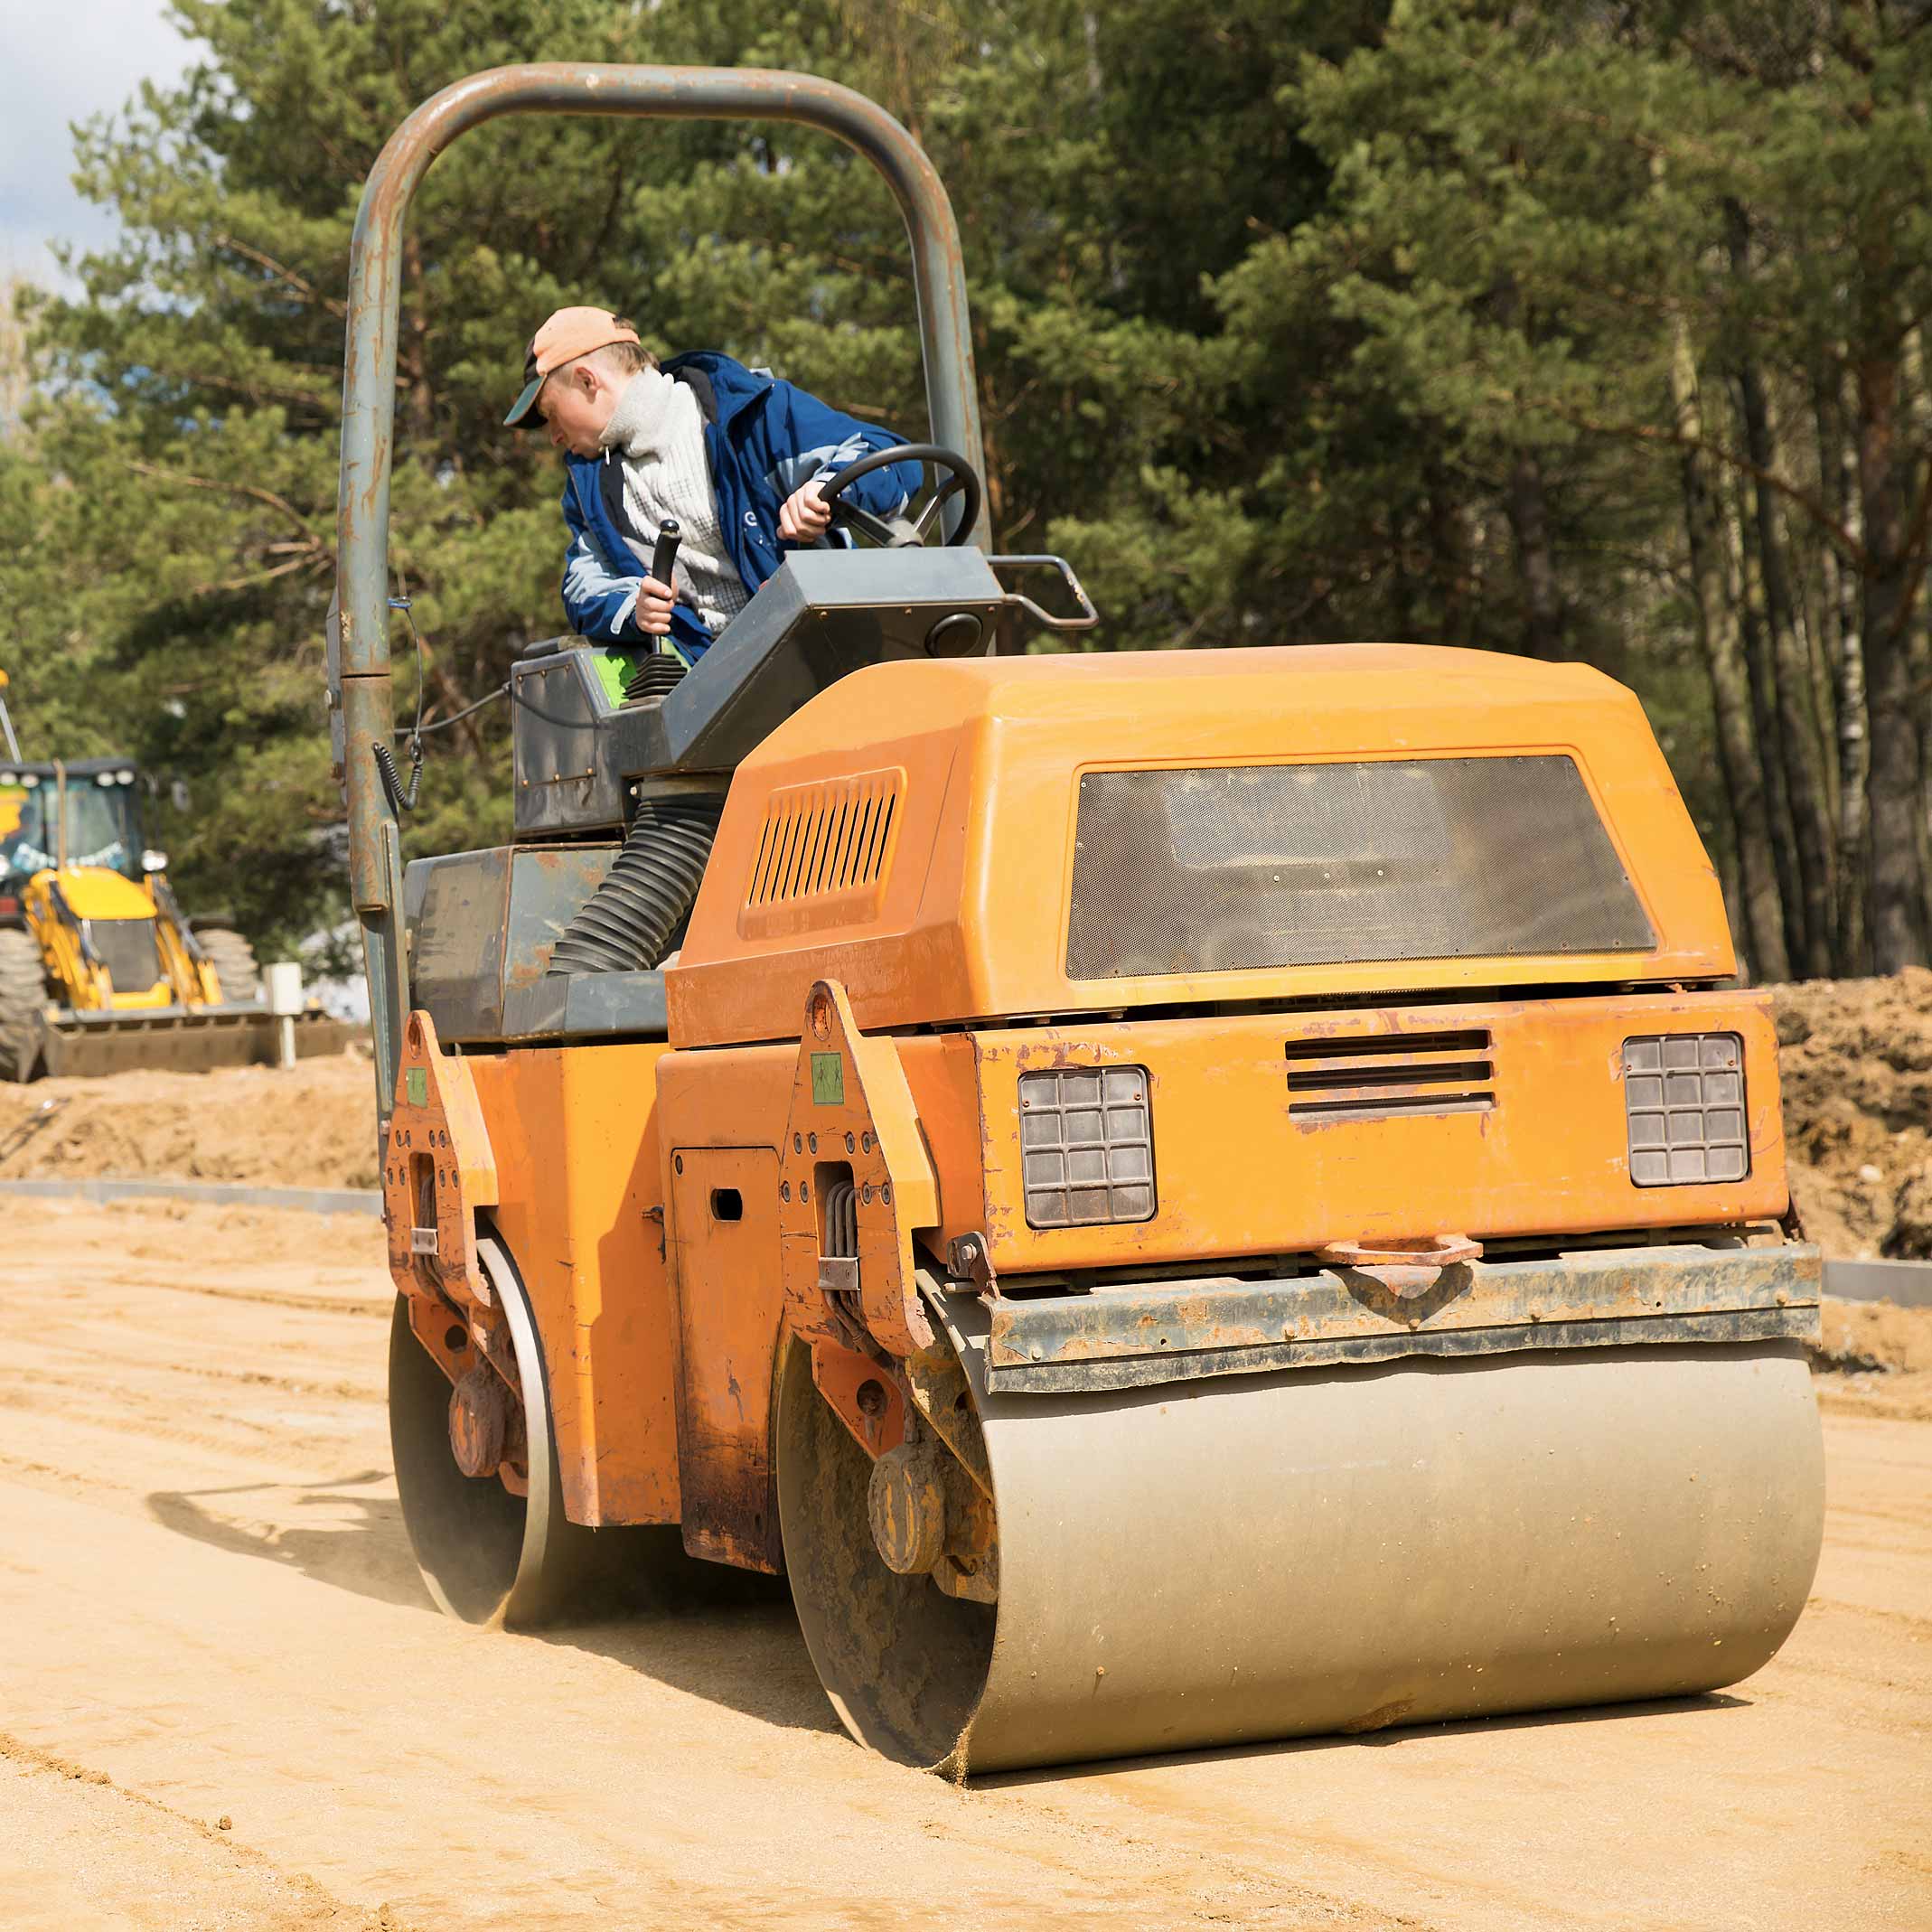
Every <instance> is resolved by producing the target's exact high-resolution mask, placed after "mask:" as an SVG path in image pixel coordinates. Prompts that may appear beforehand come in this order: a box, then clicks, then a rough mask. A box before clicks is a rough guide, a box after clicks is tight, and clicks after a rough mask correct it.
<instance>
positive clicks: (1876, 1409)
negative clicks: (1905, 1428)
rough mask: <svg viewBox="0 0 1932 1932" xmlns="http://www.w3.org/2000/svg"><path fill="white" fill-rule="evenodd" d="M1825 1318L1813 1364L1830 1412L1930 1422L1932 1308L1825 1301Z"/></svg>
mask: <svg viewBox="0 0 1932 1932" xmlns="http://www.w3.org/2000/svg"><path fill="white" fill-rule="evenodd" d="M1812 1366H1813V1368H1814V1369H1815V1371H1816V1372H1817V1383H1816V1386H1817V1391H1818V1400H1819V1401H1820V1402H1822V1403H1823V1404H1824V1407H1825V1408H1826V1409H1827V1410H1830V1411H1834V1413H1838V1414H1845V1413H1856V1414H1862V1415H1881V1416H1887V1417H1890V1418H1891V1419H1893V1420H1894V1421H1906V1422H1925V1421H1932V1308H1895V1307H1894V1306H1893V1305H1892V1304H1891V1303H1890V1302H1889V1301H1832V1300H1827V1301H1826V1302H1825V1304H1824V1340H1823V1342H1822V1344H1821V1345H1820V1346H1819V1347H1818V1348H1817V1349H1816V1350H1815V1351H1814V1353H1813V1355H1812Z"/></svg>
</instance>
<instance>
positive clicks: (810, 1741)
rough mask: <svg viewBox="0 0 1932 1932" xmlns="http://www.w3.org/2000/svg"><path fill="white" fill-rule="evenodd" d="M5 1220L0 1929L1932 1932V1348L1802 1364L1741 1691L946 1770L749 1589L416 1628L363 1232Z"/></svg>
mask: <svg viewBox="0 0 1932 1932" xmlns="http://www.w3.org/2000/svg"><path fill="white" fill-rule="evenodd" d="M0 1212H4V1214H5V1237H4V1243H5V1244H4V1248H0V1336H4V1339H5V1349H4V1352H0V1924H4V1925H5V1926H8V1927H21V1926H27V1927H36V1928H38V1927H62V1928H66V1927H79V1926H89V1927H92V1926H123V1925H125V1926H141V1927H171V1928H172V1927H198V1926H235V1927H311V1926H315V1927H321V1926H328V1927H350V1926H387V1927H413V1928H417V1932H427V1928H437V1927H471V1926H485V1925H488V1926H504V1927H564V1926H570V1927H576V1926H600V1927H631V1926H650V1927H656V1926H667V1927H682V1926H705V1927H736V1926H774V1927H775V1926H784V1927H821V1926H822V1927H834V1926H838V1927H843V1926H870V1927H884V1926H896V1925H916V1924H924V1923H936V1922H938V1921H940V1920H942V1919H943V1920H944V1921H946V1922H948V1923H952V1924H968V1925H972V1926H974V1927H1021V1926H1036V1925H1045V1924H1067V1925H1081V1924H1099V1923H1106V1924H1120V1925H1131V1926H1165V1925H1176V1924H1182V1925H1185V1924H1196V1923H1199V1924H1211V1925H1223V1926H1227V1925H1233V1926H1251V1925H1252V1926H1263V1925H1265V1926H1324V1927H1335V1926H1342V1927H1386V1926H1441V1927H1519V1926H1520V1927H1532V1926H1534V1927H1544V1926H1551V1925H1558V1924H1562V1925H1592V1926H1643V1927H1662V1926H1697V1927H1752V1928H1759V1927H1779V1926H1803V1927H1813V1926H1821V1927H1822V1926H1827V1925H1829V1926H1832V1927H1858V1926H1927V1925H1932V1839H1928V1837H1927V1822H1926V1821H1927V1817H1928V1815H1932V1400H1928V1399H1927V1398H1928V1388H1932V1374H1892V1375H1875V1374H1867V1375H1858V1376H1852V1377H1849V1378H1835V1377H1834V1378H1830V1379H1828V1380H1827V1381H1826V1382H1825V1383H1824V1384H1823V1386H1824V1390H1825V1392H1826V1414H1825V1434H1826V1441H1827V1447H1828V1453H1829V1457H1830V1480H1831V1515H1830V1521H1829V1524H1828V1528H1827V1532H1826V1543H1825V1552H1824V1566H1823V1568H1822V1570H1821V1571H1820V1574H1819V1578H1818V1582H1817V1587H1816V1592H1815V1598H1814V1600H1813V1602H1812V1604H1811V1606H1810V1608H1809V1609H1808V1610H1807V1612H1806V1614H1805V1618H1804V1620H1803V1622H1802V1623H1801V1624H1800V1625H1799V1627H1798V1629H1797V1632H1796V1636H1795V1637H1794V1638H1793V1639H1792V1641H1791V1643H1790V1644H1789V1645H1788V1646H1787V1647H1786V1649H1785V1651H1784V1653H1783V1654H1782V1655H1780V1656H1779V1657H1778V1658H1777V1660H1776V1661H1775V1662H1774V1663H1773V1664H1772V1665H1770V1666H1769V1667H1768V1669H1766V1670H1765V1671H1763V1672H1761V1673H1760V1674H1758V1676H1757V1677H1755V1678H1753V1679H1751V1680H1750V1681H1749V1683H1745V1684H1743V1685H1740V1687H1739V1688H1738V1689H1737V1690H1736V1691H1735V1692H1733V1693H1730V1694H1727V1695H1724V1696H1720V1697H1712V1698H1704V1699H1700V1700H1695V1701H1693V1702H1684V1703H1675V1704H1667V1705H1654V1706H1643V1707H1637V1708H1633V1709H1628V1710H1623V1711H1618V1712H1586V1713H1580V1714H1578V1713H1573V1714H1570V1715H1567V1716H1562V1717H1558V1718H1552V1719H1540V1720H1525V1721H1509V1722H1502V1723H1494V1724H1487V1725H1449V1726H1435V1727H1428V1728H1424V1729H1421V1730H1407V1731H1392V1732H1385V1733H1382V1734H1380V1735H1377V1736H1375V1737H1373V1738H1365V1739H1358V1740H1333V1741H1322V1742H1316V1743H1310V1744H1301V1745H1293V1746H1281V1747H1277V1748H1274V1749H1264V1750H1256V1751H1241V1752H1225V1753H1204V1754H1199V1755H1194V1756H1187V1757H1181V1758H1167V1759H1148V1760H1140V1761H1136V1762H1134V1763H1130V1764H1126V1765H1113V1766H1106V1767H1101V1768H1091V1769H1085V1770H1076V1771H1073V1772H1053V1773H1044V1774H1033V1775H1028V1776H1027V1777H1011V1778H1004V1779H995V1780H991V1781H989V1782H987V1783H985V1784H981V1785H977V1786H974V1787H971V1788H969V1789H967V1790H964V1791H959V1790H955V1789H953V1788H952V1787H949V1786H947V1785H945V1784H943V1783H941V1782H940V1781H938V1780H936V1779H933V1778H930V1777H921V1776H919V1775H917V1774H915V1773H912V1772H907V1771H901V1770H898V1769H896V1768H892V1767H890V1766H887V1765H885V1764H883V1763H881V1762H878V1761H877V1760H875V1759H872V1758H868V1757H866V1756H865V1755H864V1754H863V1753H861V1752H860V1751H859V1750H858V1749H857V1748H856V1747H854V1746H853V1745H851V1744H849V1742H848V1741H847V1740H845V1738H844V1736H843V1735H842V1734H841V1733H840V1732H839V1731H838V1730H836V1729H835V1727H834V1725H833V1722H832V1719H831V1714H830V1711H829V1709H828V1708H827V1706H826V1704H825V1702H824V1700H823V1698H822V1696H821V1693H820V1692H819V1689H818V1686H817V1683H816V1681H815V1680H814V1678H813V1676H812V1674H811V1666H810V1665H809V1664H808V1662H807V1661H806V1657H805V1654H804V1649H803V1646H802V1643H801V1641H800V1639H799V1637H798V1634H797V1629H796V1626H795V1624H794V1623H793V1621H792V1616H791V1613H790V1610H789V1608H788V1607H787V1606H786V1604H785V1603H784V1601H783V1599H782V1598H774V1600H773V1601H771V1602H770V1603H767V1604H760V1605H754V1606H752V1607H749V1608H746V1607H738V1608H727V1609H713V1610H708V1611H704V1612H692V1613H686V1614H682V1615H676V1616H662V1617H655V1618H644V1619H642V1620H640V1621H635V1622H632V1623H627V1624H622V1625H609V1626H604V1627H596V1628H590V1629H585V1630H577V1631H573V1632H570V1633H567V1634H564V1635H561V1636H557V1637H549V1638H539V1637H504V1636H500V1635H481V1634H477V1633H474V1632H470V1631H467V1630H464V1629H462V1628H459V1627H455V1626H454V1625H452V1624H450V1623H448V1622H446V1621H445V1620H444V1619H443V1618H440V1617H439V1616H437V1615H436V1613H435V1612H434V1611H433V1610H432V1609H431V1608H429V1606H428V1603H427V1599H426V1598H425V1596H424V1594H423V1591H422V1590H421V1588H420V1586H419V1584H418V1582H417V1577H416V1573H415V1570H414V1567H413V1565H412V1563H411V1562H410V1559H409V1554H408V1548H407V1545H406V1543H405V1541H404V1538H403V1533H402V1530H401V1526H400V1524H399V1521H398V1518H397V1510H396V1502H395V1496H394V1490H393V1486H392V1485H391V1483H390V1480H389V1445H388V1440H387V1434H386V1429H385V1424H384V1417H383V1408H382V1376H383V1359H384V1350H385V1346H386V1337H387V1326H386V1316H387V1312H388V1305H389V1293H388V1287H387V1282H386V1279H385V1277H384V1274H383V1271H382V1265H381V1250H380V1228H379V1226H378V1224H376V1223H374V1222H373V1221H360V1220H352V1219H348V1218H342V1219H337V1220H333V1221H324V1220H321V1219H318V1218H314V1217H311V1216H307V1215H292V1214H244V1213H239V1212H235V1211H224V1210H218V1209H211V1208H202V1207H192V1208H189V1207H181V1206H175V1205H148V1204H143V1205H132V1204H130V1205H122V1206H118V1207H114V1208H108V1209H104V1210H103V1209H95V1208H89V1207H85V1206H82V1205H79V1204H73V1205H69V1204H66V1203H53V1202H42V1201H23V1200H13V1201H8V1202H6V1203H5V1204H4V1207H0ZM1900 1319H1901V1320H1908V1321H1917V1320H1918V1318H1917V1317H1909V1318H1906V1317H1901V1318H1900ZM1925 1320H1926V1322H1927V1324H1932V1315H1928V1316H1927V1317H1926V1318H1925ZM1913 1346H1915V1347H1918V1346H1923V1338H1922V1337H1920V1338H1916V1339H1914V1340H1913ZM1851 1353H1852V1355H1853V1358H1854V1359H1856V1355H1857V1352H1856V1351H1855V1350H1852V1351H1851Z"/></svg>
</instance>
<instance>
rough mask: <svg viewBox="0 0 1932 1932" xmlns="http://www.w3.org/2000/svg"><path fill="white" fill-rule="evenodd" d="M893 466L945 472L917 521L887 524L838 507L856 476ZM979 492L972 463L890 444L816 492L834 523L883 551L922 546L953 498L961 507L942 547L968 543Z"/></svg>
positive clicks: (930, 446)
mask: <svg viewBox="0 0 1932 1932" xmlns="http://www.w3.org/2000/svg"><path fill="white" fill-rule="evenodd" d="M895 463H924V464H930V465H931V466H932V467H933V469H935V470H943V471H944V472H945V473H946V475H945V479H944V481H943V483H940V484H939V485H938V487H937V488H936V489H935V490H934V491H933V494H932V496H931V497H930V498H929V499H928V501H927V502H926V505H925V508H924V510H922V511H920V512H919V514H918V516H917V517H915V518H914V519H913V520H912V521H909V522H908V521H905V519H903V518H902V519H899V520H898V521H895V522H888V521H886V519H885V518H884V517H876V516H874V515H873V514H872V512H871V511H869V510H861V509H860V508H859V507H858V504H857V503H847V502H840V500H839V499H840V497H841V495H842V494H843V492H844V491H845V490H846V489H847V487H848V486H849V485H850V484H852V483H857V482H858V479H859V478H860V477H861V476H869V475H870V474H872V472H873V471H874V470H882V469H885V468H886V467H887V466H888V465H889V464H895ZM982 493H983V492H982V490H981V486H980V474H979V472H978V471H977V470H975V469H974V468H973V466H972V464H970V463H968V462H967V460H966V459H965V457H963V456H962V455H960V454H959V453H958V452H957V451H956V450H951V449H943V448H942V447H941V446H940V445H938V444H937V443H895V444H893V445H891V447H890V448H887V449H875V450H873V451H872V452H871V453H870V454H869V455H864V456H861V457H860V458H859V459H858V462H857V463H849V464H846V466H845V467H844V468H843V469H842V470H840V471H839V474H837V475H836V476H831V477H828V478H827V479H826V481H825V482H824V483H822V484H821V485H820V489H819V494H820V495H821V497H822V498H823V499H824V501H825V504H826V507H827V508H828V509H830V511H831V513H832V521H833V522H834V523H837V524H839V525H841V526H842V527H843V528H845V529H847V530H851V531H852V532H853V533H854V534H855V535H857V536H860V537H864V538H866V539H868V541H869V542H872V543H876V544H877V545H878V546H879V547H880V549H887V550H904V549H912V548H914V546H916V545H919V544H923V543H924V541H925V533H926V531H927V530H929V529H930V528H931V527H932V523H933V518H934V517H936V516H937V515H938V514H939V512H940V510H941V507H942V506H943V505H944V504H945V503H947V502H950V501H951V500H952V498H953V497H955V496H960V497H963V498H964V500H965V502H964V507H963V508H962V509H961V512H960V520H959V521H958V523H957V524H956V525H955V526H954V528H953V531H952V535H951V536H950V537H948V538H947V539H946V542H947V543H948V544H949V545H952V546H954V547H959V546H962V545H965V544H969V543H971V541H972V531H973V526H974V525H975V524H976V523H977V522H978V521H980V496H981V494H982Z"/></svg>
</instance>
